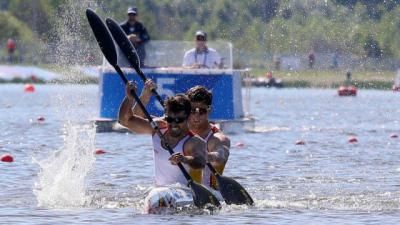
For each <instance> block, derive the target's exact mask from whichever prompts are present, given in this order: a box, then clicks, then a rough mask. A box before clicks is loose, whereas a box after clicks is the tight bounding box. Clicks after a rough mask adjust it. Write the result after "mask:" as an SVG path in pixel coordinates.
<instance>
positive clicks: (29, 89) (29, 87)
mask: <svg viewBox="0 0 400 225" xmlns="http://www.w3.org/2000/svg"><path fill="white" fill-rule="evenodd" d="M24 91H25V92H27V93H32V92H35V86H33V85H32V84H25V87H24Z"/></svg>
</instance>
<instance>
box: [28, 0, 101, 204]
mask: <svg viewBox="0 0 400 225" xmlns="http://www.w3.org/2000/svg"><path fill="white" fill-rule="evenodd" d="M86 7H92V8H96V4H95V2H94V1H72V0H70V1H66V2H65V3H64V5H63V7H62V9H61V10H60V12H61V15H55V16H58V17H59V18H60V19H59V20H58V22H57V24H55V30H56V32H55V35H56V37H55V38H54V40H53V45H48V46H53V48H54V46H55V49H54V51H52V53H53V55H51V56H50V57H52V58H53V59H55V60H56V62H57V67H58V68H59V69H60V70H61V71H60V73H61V74H62V75H63V76H64V79H63V80H64V81H67V82H69V83H76V82H77V81H80V79H79V78H77V74H76V73H74V72H71V70H70V68H71V67H72V66H74V65H79V64H80V63H81V62H82V59H84V58H85V57H86V55H87V53H88V50H87V49H88V42H84V41H83V40H84V38H83V37H85V36H87V35H88V30H86V29H84V27H87V22H86V21H85V20H83V19H85V18H86V17H85V16H84V13H85V8H86ZM62 88H64V87H62ZM62 88H61V87H60V89H62ZM65 88H68V86H65ZM78 89H79V88H78ZM71 90H72V89H71ZM74 90H75V89H74ZM63 93H64V92H63ZM66 93H68V92H66ZM52 98H53V99H52V100H53V102H54V103H55V104H56V106H58V107H57V108H58V109H57V111H58V114H59V116H60V118H63V120H64V122H62V124H64V127H63V129H62V131H63V134H62V136H63V138H64V139H63V145H62V147H60V148H58V149H57V150H56V151H55V152H53V153H52V154H50V155H49V157H48V158H47V159H45V160H41V161H38V160H34V161H35V162H36V163H37V164H38V165H39V166H40V171H39V173H38V178H37V180H36V182H35V187H34V190H33V192H34V194H35V195H36V198H37V202H38V206H39V207H45V208H70V207H82V206H84V205H87V204H88V202H90V200H91V196H90V195H88V194H87V191H86V182H85V178H86V176H87V174H88V173H89V171H90V170H91V168H92V167H93V164H94V162H95V156H94V154H93V151H94V149H95V134H96V129H95V127H94V125H88V123H89V122H88V121H89V120H86V119H85V118H86V116H87V115H84V114H85V113H87V112H82V110H79V108H78V107H79V105H78V106H77V102H80V104H85V102H84V101H87V99H86V98H85V96H81V95H79V93H75V92H74V93H68V95H67V94H65V96H60V95H59V94H56V95H55V96H52ZM82 120H83V121H82Z"/></svg>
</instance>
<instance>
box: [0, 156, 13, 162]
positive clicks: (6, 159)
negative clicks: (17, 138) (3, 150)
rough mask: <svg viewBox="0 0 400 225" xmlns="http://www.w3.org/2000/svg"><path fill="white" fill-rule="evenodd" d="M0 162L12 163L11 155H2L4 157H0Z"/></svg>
mask: <svg viewBox="0 0 400 225" xmlns="http://www.w3.org/2000/svg"><path fill="white" fill-rule="evenodd" d="M0 160H1V161H2V162H8V163H11V162H14V157H12V155H10V154H4V155H2V156H1V157H0Z"/></svg>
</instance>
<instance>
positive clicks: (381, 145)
mask: <svg viewBox="0 0 400 225" xmlns="http://www.w3.org/2000/svg"><path fill="white" fill-rule="evenodd" d="M0 89H1V91H2V94H3V93H4V94H3V95H2V97H0V133H1V136H0V153H1V154H3V153H11V154H12V155H13V156H14V158H15V162H14V163H11V164H6V163H0V171H1V173H0V178H1V182H0V219H1V221H2V222H5V221H6V222H7V223H18V222H25V223H29V222H31V223H83V222H89V223H96V224H99V223H104V224H109V223H112V222H115V221H118V223H163V224H164V223H165V224H175V223H176V220H178V219H179V220H185V222H187V223H195V224H204V223H221V224H226V223H233V224H243V223H256V224H259V223H269V224H282V223H297V224H304V223H307V222H309V221H314V222H315V223H322V224H326V223H339V224H341V223H346V224H349V223H350V224H366V223H368V224H369V223H378V222H377V221H379V223H381V224H382V222H383V223H387V224H395V223H398V222H399V220H400V219H399V218H398V216H396V215H398V212H399V209H400V191H399V187H400V184H399V180H400V179H399V178H400V151H399V149H400V143H399V142H400V140H399V139H398V138H397V139H396V138H390V135H391V134H392V133H398V134H400V129H399V128H400V124H399V120H398V115H399V114H400V108H399V107H397V106H398V105H399V103H400V98H399V96H398V95H397V94H396V93H392V92H389V91H368V90H360V93H359V96H357V97H349V98H341V97H337V96H336V91H335V90H304V89H282V90H274V89H262V88H255V89H252V100H251V108H252V113H253V114H254V116H255V117H257V123H256V128H255V131H254V132H251V133H243V134H235V135H231V139H232V143H238V142H240V143H241V145H240V146H239V145H237V146H233V147H232V149H231V157H230V161H229V163H228V166H227V168H226V175H227V176H230V177H233V178H235V179H237V180H238V181H239V182H240V183H241V184H243V185H244V186H245V187H246V188H247V189H248V191H249V192H250V194H252V196H253V198H254V200H255V202H256V205H255V206H254V207H246V206H224V207H223V209H222V210H221V211H219V212H218V213H216V214H214V215H207V214H206V215H204V214H201V215H200V214H195V215H194V216H193V214H194V213H193V212H190V213H188V212H182V213H181V214H177V215H176V214H175V215H165V216H152V215H144V214H143V209H142V206H143V199H144V197H145V195H146V194H147V193H148V191H149V189H150V188H151V187H152V184H153V181H152V176H153V162H152V150H151V149H152V146H151V139H150V137H148V136H143V135H132V134H122V133H97V134H96V133H94V128H93V127H91V126H90V125H89V122H88V121H89V120H90V119H91V118H93V117H96V116H97V113H98V102H97V86H73V85H72V86H71V85H69V86H57V85H38V86H37V91H36V92H35V93H32V94H27V93H23V92H22V90H23V86H22V85H2V86H1V87H0ZM4 96H7V97H4ZM49 96H52V97H51V98H50V99H49ZM69 100H70V102H68V101H69ZM65 102H68V104H60V103H65ZM63 105H66V106H68V107H67V108H62V106H63ZM39 116H43V117H44V118H45V121H37V118H38V117H39ZM349 136H356V137H357V138H358V143H354V144H351V143H348V138H349ZM297 140H304V142H305V145H295V142H296V141H297ZM96 148H101V149H104V150H105V151H106V152H107V153H106V154H103V155H96V156H94V155H93V154H92V152H93V150H94V149H96ZM95 157H96V160H95ZM33 159H35V160H36V161H37V162H39V164H38V163H36V162H35V161H34V160H33ZM35 183H36V185H35Z"/></svg>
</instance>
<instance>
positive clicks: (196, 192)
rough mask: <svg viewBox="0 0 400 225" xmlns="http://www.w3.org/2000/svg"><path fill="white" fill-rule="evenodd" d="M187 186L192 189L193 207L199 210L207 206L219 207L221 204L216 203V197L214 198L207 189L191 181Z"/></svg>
mask: <svg viewBox="0 0 400 225" xmlns="http://www.w3.org/2000/svg"><path fill="white" fill-rule="evenodd" d="M188 186H189V187H190V188H191V189H192V193H193V203H194V205H195V206H197V207H199V208H204V207H207V206H212V207H217V208H219V207H221V203H220V202H219V201H218V199H217V197H215V196H214V195H213V193H211V191H209V190H207V188H205V187H203V186H202V185H200V184H198V183H196V182H193V181H192V180H190V181H189V183H188Z"/></svg>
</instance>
